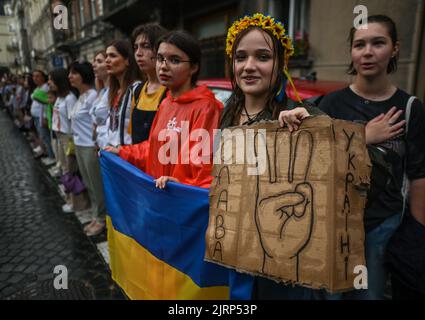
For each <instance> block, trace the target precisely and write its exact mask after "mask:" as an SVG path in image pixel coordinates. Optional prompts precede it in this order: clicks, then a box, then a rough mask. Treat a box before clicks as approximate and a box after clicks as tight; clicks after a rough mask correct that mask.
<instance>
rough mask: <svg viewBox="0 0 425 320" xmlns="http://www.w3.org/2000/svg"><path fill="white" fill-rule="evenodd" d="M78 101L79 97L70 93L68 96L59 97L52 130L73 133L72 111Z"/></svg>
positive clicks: (53, 114) (54, 108) (54, 110)
mask: <svg viewBox="0 0 425 320" xmlns="http://www.w3.org/2000/svg"><path fill="white" fill-rule="evenodd" d="M76 102H77V97H76V96H75V95H74V94H73V93H72V92H70V93H68V95H67V96H66V97H58V98H57V99H56V102H55V105H54V106H53V112H52V130H53V131H57V132H61V133H65V134H71V112H72V109H73V108H74V106H75V103H76Z"/></svg>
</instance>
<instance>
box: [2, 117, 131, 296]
mask: <svg viewBox="0 0 425 320" xmlns="http://www.w3.org/2000/svg"><path fill="white" fill-rule="evenodd" d="M0 145H1V146H2V148H1V152H0V176H1V180H0V194H1V197H0V234H1V237H0V299H65V300H68V299H125V296H124V294H123V293H122V292H121V289H120V288H119V287H118V286H117V285H116V284H115V283H114V282H113V280H112V279H111V275H110V270H109V266H108V264H107V262H108V254H107V245H106V234H105V233H103V234H101V235H99V236H97V237H93V239H89V238H88V237H87V236H86V235H85V234H84V232H83V230H82V229H83V225H82V224H83V223H85V221H87V215H84V214H81V215H79V216H78V218H77V216H76V215H75V214H72V213H71V214H70V213H64V212H62V208H61V207H62V205H63V204H64V201H63V198H62V197H61V188H60V187H59V185H58V183H57V181H56V178H52V177H51V176H50V175H49V173H48V172H49V171H48V169H49V168H47V167H46V166H45V165H44V164H43V162H42V161H39V160H34V159H33V154H32V151H31V147H30V145H29V143H28V142H27V141H26V139H25V137H24V135H23V134H21V132H20V131H19V130H18V129H17V128H16V127H15V126H14V125H13V122H12V121H11V120H10V118H9V117H8V116H7V114H6V113H4V112H3V111H2V110H0ZM59 265H62V266H65V267H66V269H67V278H68V290H57V289H54V287H53V282H54V279H55V277H57V276H58V274H55V273H54V268H55V267H56V266H59Z"/></svg>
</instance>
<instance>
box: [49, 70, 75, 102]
mask: <svg viewBox="0 0 425 320" xmlns="http://www.w3.org/2000/svg"><path fill="white" fill-rule="evenodd" d="M49 76H50V78H51V79H52V81H53V82H54V84H55V86H56V87H57V88H58V89H57V95H58V96H59V97H66V96H67V95H68V94H69V93H70V92H71V91H72V92H73V93H74V94H75V93H76V92H75V91H74V90H71V84H70V83H69V79H68V70H66V69H64V68H59V69H54V70H52V71H50V73H49Z"/></svg>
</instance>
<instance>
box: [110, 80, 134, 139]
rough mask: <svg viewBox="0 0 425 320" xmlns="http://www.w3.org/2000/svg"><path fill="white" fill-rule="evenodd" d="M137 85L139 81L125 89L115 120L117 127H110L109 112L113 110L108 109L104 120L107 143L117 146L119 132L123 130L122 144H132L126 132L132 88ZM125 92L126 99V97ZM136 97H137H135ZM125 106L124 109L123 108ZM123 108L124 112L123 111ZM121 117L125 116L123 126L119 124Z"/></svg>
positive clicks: (128, 122)
mask: <svg viewBox="0 0 425 320" xmlns="http://www.w3.org/2000/svg"><path fill="white" fill-rule="evenodd" d="M138 85H141V82H140V81H136V82H134V83H133V84H132V85H131V86H130V90H129V91H126V95H125V96H124V97H123V98H122V100H121V104H120V106H119V108H118V110H119V111H118V112H119V118H118V119H117V120H116V121H118V127H115V128H112V126H111V123H110V122H111V117H112V115H111V113H112V112H113V110H112V108H110V109H109V116H108V118H107V120H106V126H107V128H108V132H107V145H109V146H113V147H117V146H119V145H121V141H120V132H122V131H124V145H129V144H132V141H131V134H129V133H128V125H129V124H130V120H131V119H130V115H131V101H132V99H133V95H134V90H135V89H136V88H137V86H138ZM127 94H128V95H129V96H128V99H127V97H126V96H127ZM136 98H137V97H136ZM125 101H127V106H124V104H125ZM124 107H125V109H124ZM124 110H125V112H124ZM122 117H125V120H124V127H122V126H121V119H122Z"/></svg>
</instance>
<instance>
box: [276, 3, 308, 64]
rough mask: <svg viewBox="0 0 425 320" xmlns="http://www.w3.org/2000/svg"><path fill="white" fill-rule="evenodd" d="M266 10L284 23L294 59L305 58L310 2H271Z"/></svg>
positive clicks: (306, 53)
mask: <svg viewBox="0 0 425 320" xmlns="http://www.w3.org/2000/svg"><path fill="white" fill-rule="evenodd" d="M268 9H269V12H272V15H273V16H275V17H276V18H278V19H279V20H281V21H283V22H284V24H285V29H286V30H287V33H288V35H289V36H290V37H291V38H292V40H293V44H294V49H295V54H294V57H295V58H307V56H308V47H309V43H308V29H309V16H310V0H285V1H280V0H272V1H270V3H269V8H268Z"/></svg>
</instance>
